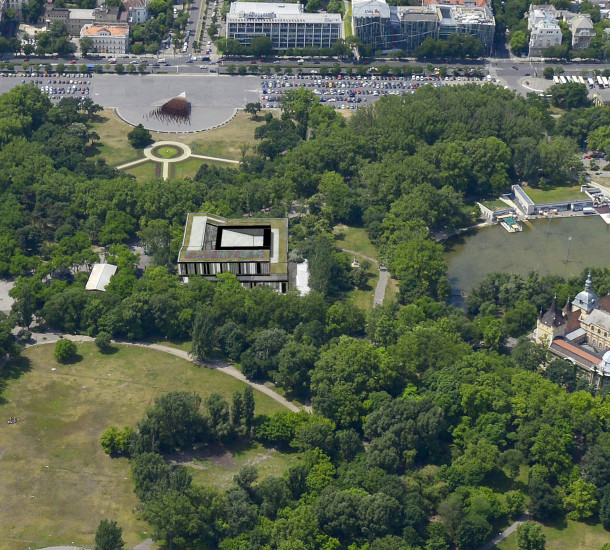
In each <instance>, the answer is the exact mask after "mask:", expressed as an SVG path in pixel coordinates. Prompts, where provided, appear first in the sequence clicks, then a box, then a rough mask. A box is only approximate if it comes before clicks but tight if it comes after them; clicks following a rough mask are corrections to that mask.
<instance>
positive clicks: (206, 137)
mask: <svg viewBox="0 0 610 550" xmlns="http://www.w3.org/2000/svg"><path fill="white" fill-rule="evenodd" d="M262 124H264V121H263V119H262V117H261V116H260V115H259V117H258V119H257V120H252V117H251V116H250V115H249V114H247V113H245V112H244V111H243V110H239V111H237V114H236V115H235V117H234V118H233V119H232V120H231V121H229V122H227V124H223V125H222V126H220V127H218V128H214V129H212V130H206V131H204V132H197V133H193V134H182V135H180V134H178V135H176V141H179V142H180V143H185V144H187V145H189V146H190V147H191V149H192V151H193V153H195V154H196V155H206V156H210V157H220V158H227V159H232V160H241V157H242V152H241V149H240V146H241V145H248V146H249V148H250V150H252V149H253V148H254V147H255V146H256V144H257V140H255V139H254V130H255V129H256V128H257V127H258V126H261V125H262ZM152 136H153V139H154V140H156V141H161V140H166V139H168V137H167V136H166V135H165V134H157V133H155V132H153V133H152ZM224 166H227V165H226V164H225V165H224Z"/></svg>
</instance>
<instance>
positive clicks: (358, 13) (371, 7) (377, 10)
mask: <svg viewBox="0 0 610 550" xmlns="http://www.w3.org/2000/svg"><path fill="white" fill-rule="evenodd" d="M352 17H356V18H360V17H367V18H368V17H375V18H376V17H380V18H384V19H388V18H389V17H390V6H388V4H387V3H386V2H385V0H355V1H354V2H352Z"/></svg>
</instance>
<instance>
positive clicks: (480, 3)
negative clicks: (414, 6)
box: [423, 0, 488, 8]
mask: <svg viewBox="0 0 610 550" xmlns="http://www.w3.org/2000/svg"><path fill="white" fill-rule="evenodd" d="M423 3H424V4H428V5H433V4H439V5H441V6H447V5H449V6H465V7H477V8H483V7H488V3H487V0H423Z"/></svg>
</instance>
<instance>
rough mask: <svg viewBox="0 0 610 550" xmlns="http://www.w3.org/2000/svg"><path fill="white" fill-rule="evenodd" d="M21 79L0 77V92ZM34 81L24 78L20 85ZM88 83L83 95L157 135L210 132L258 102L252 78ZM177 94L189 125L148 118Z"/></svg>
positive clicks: (110, 78)
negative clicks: (87, 91) (187, 105)
mask: <svg viewBox="0 0 610 550" xmlns="http://www.w3.org/2000/svg"><path fill="white" fill-rule="evenodd" d="M67 78H68V79H70V78H74V76H72V77H67ZM22 80H24V79H23V77H22V76H17V77H3V78H0V93H4V92H7V91H8V90H10V89H12V88H13V87H14V86H17V85H19V84H21V83H22ZM33 80H34V79H33V78H26V79H25V82H26V83H31V82H33ZM37 80H38V81H39V82H42V83H43V84H44V85H47V84H48V81H49V80H50V79H49V78H48V77H47V78H44V77H38V79H37ZM87 80H89V81H90V82H91V84H89V85H88V87H89V89H90V94H89V95H87V96H86V97H90V98H91V99H92V100H93V101H95V103H98V104H100V105H101V106H103V107H105V108H114V109H116V112H117V114H118V115H119V116H120V117H121V118H122V119H123V120H125V121H126V122H128V123H129V124H132V125H134V126H135V125H137V124H142V125H143V126H144V127H145V128H148V129H149V130H152V131H156V132H173V133H182V132H198V131H202V130H209V129H211V128H215V127H216V126H219V125H221V124H224V123H225V122H227V121H228V120H230V119H231V118H232V117H233V116H234V114H235V112H236V110H237V109H240V108H243V107H244V106H245V104H246V103H248V102H252V101H258V97H259V91H258V89H259V77H257V76H228V75H227V76H221V75H182V74H181V75H175V74H174V75H171V74H166V75H145V76H140V75H112V74H107V75H98V74H95V75H91V76H88V77H87ZM38 86H40V84H38ZM182 92H185V93H186V98H187V100H188V102H189V103H190V106H191V119H190V121H189V122H186V123H185V122H168V121H162V120H158V119H157V118H155V117H153V116H150V113H151V112H152V111H153V110H154V109H156V108H157V107H160V106H161V105H163V103H165V102H166V101H168V100H169V99H172V98H174V97H176V96H177V95H179V94H181V93H182ZM62 97H83V96H67V95H66V96H62Z"/></svg>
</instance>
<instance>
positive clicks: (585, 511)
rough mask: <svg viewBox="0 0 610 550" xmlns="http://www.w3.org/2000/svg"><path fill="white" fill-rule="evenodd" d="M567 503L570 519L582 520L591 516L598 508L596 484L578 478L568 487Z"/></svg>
mask: <svg viewBox="0 0 610 550" xmlns="http://www.w3.org/2000/svg"><path fill="white" fill-rule="evenodd" d="M565 505H566V508H567V510H568V517H569V518H570V519H573V520H576V521H580V520H583V519H586V518H590V517H591V516H592V515H593V514H594V513H595V511H596V510H597V500H596V498H595V485H593V484H591V483H587V482H586V481H585V480H584V479H582V478H578V479H577V480H575V481H573V482H572V483H571V484H570V486H569V487H568V495H567V496H566V498H565Z"/></svg>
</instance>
